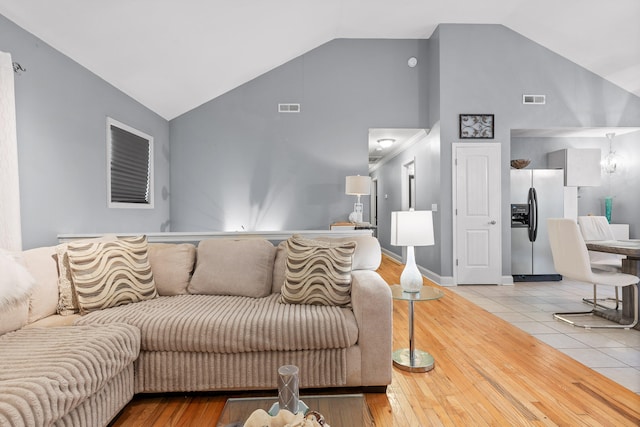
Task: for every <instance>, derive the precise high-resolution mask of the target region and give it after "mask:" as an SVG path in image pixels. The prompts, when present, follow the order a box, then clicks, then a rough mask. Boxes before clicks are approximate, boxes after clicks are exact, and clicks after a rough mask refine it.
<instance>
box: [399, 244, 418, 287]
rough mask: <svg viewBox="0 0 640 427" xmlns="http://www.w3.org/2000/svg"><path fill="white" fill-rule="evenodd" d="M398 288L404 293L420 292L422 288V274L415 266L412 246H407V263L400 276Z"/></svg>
mask: <svg viewBox="0 0 640 427" xmlns="http://www.w3.org/2000/svg"><path fill="white" fill-rule="evenodd" d="M400 286H402V290H403V291H404V292H420V290H421V289H422V286H423V280H422V274H420V270H418V266H417V265H416V257H415V252H414V249H413V246H407V263H406V264H405V266H404V270H402V274H401V275H400Z"/></svg>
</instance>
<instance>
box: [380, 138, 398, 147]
mask: <svg viewBox="0 0 640 427" xmlns="http://www.w3.org/2000/svg"><path fill="white" fill-rule="evenodd" d="M395 142H396V140H395V139H393V138H382V139H379V140H378V144H380V146H381V147H382V148H389V147H391V146H392V145H393V144H394V143H395Z"/></svg>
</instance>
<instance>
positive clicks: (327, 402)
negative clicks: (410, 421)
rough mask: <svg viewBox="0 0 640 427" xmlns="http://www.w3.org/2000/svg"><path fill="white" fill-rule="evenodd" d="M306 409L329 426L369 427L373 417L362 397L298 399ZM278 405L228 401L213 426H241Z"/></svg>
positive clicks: (262, 400)
mask: <svg viewBox="0 0 640 427" xmlns="http://www.w3.org/2000/svg"><path fill="white" fill-rule="evenodd" d="M300 400H302V401H303V402H304V403H305V404H306V405H307V406H308V407H309V409H310V410H312V411H317V412H320V413H321V414H322V415H323V416H324V419H325V421H326V422H327V424H329V425H330V426H331V427H353V426H365V427H368V426H373V425H374V422H373V417H372V416H371V412H369V407H368V406H367V401H366V400H365V398H364V395H363V394H328V395H314V396H300ZM276 402H278V398H277V394H276V395H275V396H273V397H246V398H230V399H227V403H225V405H224V409H223V410H222V414H220V418H219V419H218V423H217V424H216V426H217V427H242V425H243V423H244V421H245V420H246V419H247V418H249V416H250V415H251V413H252V412H253V411H255V410H256V409H264V410H265V411H269V408H271V405H273V404H274V403H276Z"/></svg>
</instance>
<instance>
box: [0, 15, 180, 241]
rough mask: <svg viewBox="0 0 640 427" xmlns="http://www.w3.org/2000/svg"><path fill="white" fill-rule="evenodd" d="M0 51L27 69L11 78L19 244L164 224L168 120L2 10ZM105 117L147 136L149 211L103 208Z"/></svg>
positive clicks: (141, 229)
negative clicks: (151, 154) (151, 182)
mask: <svg viewBox="0 0 640 427" xmlns="http://www.w3.org/2000/svg"><path fill="white" fill-rule="evenodd" d="M0 50H2V51H5V52H9V53H11V55H12V58H13V60H14V61H17V62H19V63H20V64H21V65H22V66H23V67H25V68H26V69H27V71H26V72H24V73H22V74H21V75H16V78H15V93H16V110H17V111H16V115H17V134H18V158H19V168H20V197H21V203H20V207H21V217H22V240H23V247H24V248H25V249H29V248H33V247H36V246H44V245H53V244H56V243H57V239H56V235H57V234H58V233H96V232H147V231H160V230H161V229H162V227H163V225H162V224H163V223H164V224H165V225H166V224H168V219H169V213H170V210H169V200H168V198H166V197H165V198H163V197H162V189H163V188H166V190H168V187H169V125H168V122H167V121H166V120H164V119H163V118H161V117H160V116H158V115H156V114H155V113H153V112H151V111H150V110H148V109H147V108H145V107H143V106H142V105H141V104H139V103H137V102H136V101H134V100H133V99H131V98H130V97H128V96H126V95H125V94H123V93H122V92H120V91H118V90H117V89H115V88H114V87H113V86H111V85H109V84H108V83H106V82H105V81H104V80H102V79H100V78H99V77H98V76H96V75H95V74H92V73H91V72H89V71H88V70H86V69H85V68H83V67H81V66H80V65H78V64H77V63H75V62H73V61H72V60H70V59H69V58H68V57H66V56H65V55H63V54H61V53H60V52H58V51H56V50H55V49H52V48H51V47H50V46H48V45H47V44H45V43H44V42H42V41H41V40H39V39H38V38H36V37H34V36H33V35H31V34H30V33H28V32H26V31H24V30H23V29H21V28H20V27H18V26H16V25H15V24H13V23H12V22H11V21H9V20H7V19H6V18H4V17H3V16H0ZM122 66H123V67H126V66H127V64H122ZM107 116H111V117H113V118H114V119H116V120H119V121H121V122H123V123H125V124H128V125H130V126H132V127H134V128H137V129H139V130H141V131H143V132H145V133H147V134H149V135H152V136H153V137H154V140H155V143H154V144H155V159H154V167H155V209H145V210H142V209H109V208H107V185H106V179H107V160H106V117H107ZM166 190H165V194H166V193H167V191H166Z"/></svg>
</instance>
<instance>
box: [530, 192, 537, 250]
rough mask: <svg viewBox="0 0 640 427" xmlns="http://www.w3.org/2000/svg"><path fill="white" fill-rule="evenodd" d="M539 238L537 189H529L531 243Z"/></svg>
mask: <svg viewBox="0 0 640 427" xmlns="http://www.w3.org/2000/svg"><path fill="white" fill-rule="evenodd" d="M537 238H538V193H537V192H536V189H535V188H533V187H532V188H530V189H529V241H531V242H535V241H536V239H537Z"/></svg>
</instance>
